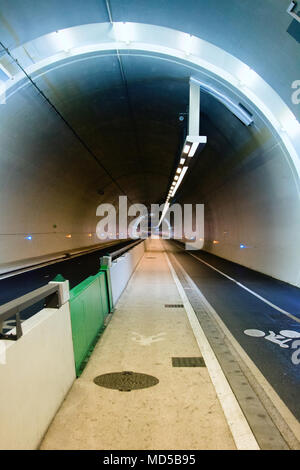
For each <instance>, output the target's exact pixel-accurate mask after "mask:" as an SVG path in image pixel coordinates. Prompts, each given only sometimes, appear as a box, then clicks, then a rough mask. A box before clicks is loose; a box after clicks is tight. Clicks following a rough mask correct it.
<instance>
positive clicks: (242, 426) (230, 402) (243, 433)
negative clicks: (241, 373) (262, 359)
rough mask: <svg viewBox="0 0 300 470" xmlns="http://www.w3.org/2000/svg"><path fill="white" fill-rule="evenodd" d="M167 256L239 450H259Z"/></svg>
mask: <svg viewBox="0 0 300 470" xmlns="http://www.w3.org/2000/svg"><path fill="white" fill-rule="evenodd" d="M165 256H166V259H167V262H168V266H169V268H170V271H171V274H172V276H173V279H174V282H175V284H176V286H177V289H178V292H179V294H180V297H181V299H182V302H183V305H184V308H185V311H186V313H187V316H188V319H189V322H190V325H191V328H192V330H193V333H194V335H195V338H196V341H197V344H198V346H199V349H200V351H201V354H202V356H203V358H204V361H205V364H206V367H207V370H208V373H209V375H210V378H211V381H212V383H213V385H214V387H215V390H216V393H217V396H218V398H219V401H220V404H221V406H222V409H223V411H224V414H225V417H226V419H227V422H228V426H229V428H230V430H231V433H232V436H233V439H234V442H235V445H236V447H237V449H238V450H259V445H258V443H257V441H256V439H255V437H254V435H253V433H252V431H251V429H250V426H249V424H248V422H247V420H246V418H245V416H244V414H243V412H242V410H241V408H240V405H239V403H238V401H237V399H236V397H235V395H234V393H233V391H232V390H231V387H230V385H229V383H228V381H227V379H226V377H225V375H224V373H223V371H222V369H221V366H220V364H219V362H218V360H217V358H216V356H215V354H214V352H213V350H212V348H211V346H210V344H209V342H208V340H207V338H206V336H205V334H204V332H203V330H202V328H201V325H200V323H199V321H198V319H197V317H196V314H195V312H194V309H193V307H192V305H191V304H190V302H189V300H188V298H187V296H186V294H185V292H184V289H183V287H182V285H181V283H180V281H179V279H178V276H177V274H176V272H175V270H174V268H173V266H172V264H171V262H170V260H169V257H168V255H167V253H166V252H165Z"/></svg>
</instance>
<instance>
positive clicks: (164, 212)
mask: <svg viewBox="0 0 300 470" xmlns="http://www.w3.org/2000/svg"><path fill="white" fill-rule="evenodd" d="M169 207H170V203H169V202H165V207H164V210H163V211H162V214H161V218H160V221H159V223H158V227H159V226H160V224H161V223H162V220H163V218H164V216H165V215H166V213H167V212H168V209H169Z"/></svg>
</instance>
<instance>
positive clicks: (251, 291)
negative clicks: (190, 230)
mask: <svg viewBox="0 0 300 470" xmlns="http://www.w3.org/2000/svg"><path fill="white" fill-rule="evenodd" d="M178 246H179V245H178ZM180 248H182V247H180ZM186 253H188V254H189V255H190V256H192V257H193V258H195V259H196V260H198V261H200V262H201V263H203V264H205V265H206V266H208V267H209V268H211V269H213V270H214V271H216V272H217V273H219V274H222V276H224V277H226V278H227V279H229V280H230V281H232V282H234V283H235V284H236V285H237V286H239V287H241V288H242V289H244V290H246V291H247V292H249V293H250V294H252V295H254V297H257V298H258V299H259V300H261V301H262V302H264V303H265V304H267V305H269V306H270V307H272V308H274V309H275V310H277V311H278V312H280V313H283V315H286V316H287V317H289V318H291V319H292V320H294V321H296V322H297V323H300V318H297V317H295V316H294V315H293V314H292V313H289V312H287V311H286V310H283V309H282V308H280V307H278V306H277V305H275V304H273V303H272V302H270V301H269V300H267V299H265V298H264V297H262V296H261V295H259V294H257V293H256V292H254V291H253V290H251V289H249V288H248V287H246V286H245V285H244V284H242V283H241V282H239V281H237V280H236V279H233V277H230V276H228V274H225V273H223V271H220V270H219V269H217V268H215V267H214V266H212V265H211V264H209V263H207V262H206V261H203V259H201V258H198V256H195V255H193V254H192V253H190V252H189V251H188V250H187V251H186Z"/></svg>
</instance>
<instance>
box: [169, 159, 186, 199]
mask: <svg viewBox="0 0 300 470" xmlns="http://www.w3.org/2000/svg"><path fill="white" fill-rule="evenodd" d="M187 169H188V167H187V166H184V167H183V169H182V172H181V175H180V176H179V180H178V181H177V184H176V186H175V188H174V190H173V192H172V197H173V196H174V195H175V193H176V191H177V189H178V187H179V185H180V183H181V181H182V179H183V177H184V175H185V174H186V171H187Z"/></svg>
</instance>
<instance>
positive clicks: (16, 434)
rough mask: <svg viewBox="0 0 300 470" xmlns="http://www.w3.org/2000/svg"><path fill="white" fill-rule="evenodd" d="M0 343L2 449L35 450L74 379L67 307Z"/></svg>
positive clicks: (42, 315)
mask: <svg viewBox="0 0 300 470" xmlns="http://www.w3.org/2000/svg"><path fill="white" fill-rule="evenodd" d="M22 329H23V336H22V337H21V338H20V339H19V340H18V341H3V340H2V341H0V384H1V385H0V387H1V388H0V417H1V418H0V419H1V426H0V448H1V449H36V448H37V447H38V446H39V443H40V441H41V439H42V437H43V435H44V433H45V432H46V430H47V428H48V426H49V424H50V422H51V420H52V419H53V418H54V416H55V414H56V412H57V410H58V408H59V406H60V405H61V403H62V401H63V399H64V398H65V395H66V394H67V392H68V390H69V388H70V387H71V385H72V383H73V381H74V380H75V366H74V354H73V344H72V333H71V323H70V311H69V304H68V303H66V304H64V305H63V306H62V307H61V308H60V309H50V308H49V309H44V310H42V311H41V312H39V313H37V314H36V315H34V316H33V317H31V318H29V319H28V320H26V321H25V322H23V323H22Z"/></svg>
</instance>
